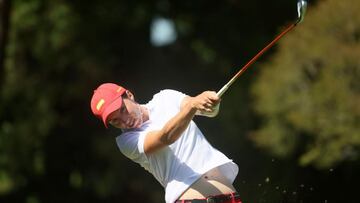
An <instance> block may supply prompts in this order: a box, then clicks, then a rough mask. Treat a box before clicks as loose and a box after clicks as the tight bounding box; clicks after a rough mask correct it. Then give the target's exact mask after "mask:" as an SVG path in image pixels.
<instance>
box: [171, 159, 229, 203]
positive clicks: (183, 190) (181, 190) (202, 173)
mask: <svg viewBox="0 0 360 203" xmlns="http://www.w3.org/2000/svg"><path fill="white" fill-rule="evenodd" d="M229 163H233V164H235V163H234V162H233V160H231V159H229V160H227V161H225V162H223V163H219V164H215V165H214V166H211V167H210V168H208V169H204V171H202V172H200V173H199V176H198V177H197V178H194V180H193V181H192V182H191V183H190V184H189V185H187V187H184V188H183V189H180V192H179V194H176V196H174V198H172V199H169V201H166V200H165V201H166V203H174V202H175V201H176V200H177V199H179V197H180V196H181V195H182V194H183V193H184V192H185V191H186V190H187V189H189V187H191V185H192V184H194V183H195V182H196V181H197V180H198V179H199V178H201V176H202V175H204V174H205V173H206V172H208V171H210V170H212V169H214V168H216V167H219V166H222V165H225V164H229ZM235 165H236V164H235ZM235 176H236V175H235ZM165 189H166V188H165Z"/></svg>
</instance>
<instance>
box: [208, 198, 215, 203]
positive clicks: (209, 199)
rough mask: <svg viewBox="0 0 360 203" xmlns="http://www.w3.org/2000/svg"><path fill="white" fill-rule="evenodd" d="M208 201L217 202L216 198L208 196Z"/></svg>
mask: <svg viewBox="0 0 360 203" xmlns="http://www.w3.org/2000/svg"><path fill="white" fill-rule="evenodd" d="M206 202H207V203H216V201H215V198H213V197H208V198H206Z"/></svg>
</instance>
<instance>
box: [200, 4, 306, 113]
mask: <svg viewBox="0 0 360 203" xmlns="http://www.w3.org/2000/svg"><path fill="white" fill-rule="evenodd" d="M306 8H307V2H306V1H305V0H299V1H298V3H297V12H298V19H297V20H296V22H294V23H292V24H290V25H289V26H288V27H287V28H286V29H285V30H284V31H282V32H281V33H280V34H279V35H278V36H276V37H275V39H273V40H272V41H271V42H270V43H269V44H268V45H267V46H266V47H265V48H263V49H262V50H261V51H260V52H259V53H257V54H256V55H255V56H254V57H253V58H252V59H251V60H250V61H249V62H248V63H247V64H245V65H244V66H243V67H242V68H241V69H240V70H239V71H238V72H237V73H236V74H235V75H234V76H233V77H232V78H231V79H230V80H229V82H228V83H226V84H225V85H224V86H223V87H222V88H221V89H220V90H219V91H218V92H217V93H216V94H217V96H218V97H221V96H222V95H223V94H224V93H225V92H226V90H227V89H228V88H229V87H230V86H231V85H232V84H233V83H234V82H235V81H236V79H237V78H238V77H239V76H240V75H241V74H243V73H244V72H245V71H246V69H247V68H248V67H249V66H250V65H251V64H253V63H254V62H255V61H256V60H257V59H258V58H259V57H260V56H261V55H263V54H264V53H265V52H266V51H267V50H268V49H269V48H271V47H272V46H273V45H274V44H275V43H276V42H277V41H279V40H280V39H281V38H282V37H283V36H284V35H285V34H286V33H288V32H289V31H290V30H292V29H293V28H294V27H295V26H296V25H297V24H299V23H301V22H302V21H303V20H304V16H305V13H306ZM219 106H220V104H218V105H216V106H215V108H214V111H213V112H197V115H203V116H207V117H214V116H216V115H217V113H218V111H219Z"/></svg>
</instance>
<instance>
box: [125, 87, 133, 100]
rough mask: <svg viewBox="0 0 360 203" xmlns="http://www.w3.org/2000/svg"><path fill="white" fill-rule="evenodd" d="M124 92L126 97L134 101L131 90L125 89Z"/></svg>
mask: <svg viewBox="0 0 360 203" xmlns="http://www.w3.org/2000/svg"><path fill="white" fill-rule="evenodd" d="M125 94H126V95H127V97H128V98H129V99H131V100H134V101H135V97H134V94H133V93H132V92H130V91H129V90H126V92H125Z"/></svg>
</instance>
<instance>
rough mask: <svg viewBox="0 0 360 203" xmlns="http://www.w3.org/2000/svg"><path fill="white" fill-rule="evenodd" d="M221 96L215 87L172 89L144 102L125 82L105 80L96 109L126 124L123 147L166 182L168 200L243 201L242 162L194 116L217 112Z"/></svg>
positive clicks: (98, 91)
mask: <svg viewBox="0 0 360 203" xmlns="http://www.w3.org/2000/svg"><path fill="white" fill-rule="evenodd" d="M219 102H220V98H219V97H217V95H216V93H215V92H213V91H205V92H203V93H201V94H199V95H197V96H195V97H191V96H187V95H185V94H183V93H181V92H178V91H175V90H169V89H166V90H162V91H160V92H158V93H157V94H155V95H154V96H153V98H152V99H151V100H150V101H149V102H148V103H146V104H139V103H137V102H136V101H135V97H134V94H133V93H131V92H130V91H128V90H127V89H125V88H124V87H121V86H119V85H117V84H113V83H104V84H101V85H100V86H99V87H98V88H97V89H96V90H95V91H94V94H93V96H92V99H91V110H92V112H93V114H94V115H95V116H97V117H99V118H100V119H101V120H102V122H103V123H104V125H105V126H106V127H108V125H109V124H110V125H112V126H114V127H115V128H119V129H121V130H122V134H120V135H119V136H117V137H116V143H117V145H118V147H119V149H120V151H121V152H122V153H123V154H124V155H125V156H126V157H128V158H129V159H131V160H133V161H134V162H136V163H138V164H140V165H141V166H142V167H144V168H145V169H146V170H147V171H149V172H150V173H151V174H152V175H153V176H154V177H155V178H156V180H158V181H159V182H160V184H161V185H162V186H163V187H164V188H165V201H166V202H167V203H174V202H179V203H188V202H197V203H201V202H204V203H205V202H223V203H241V200H240V197H239V195H238V193H237V192H236V190H235V188H234V187H233V185H232V183H233V181H234V179H235V177H236V175H237V173H238V167H237V165H236V164H235V163H234V162H232V160H231V159H229V158H228V157H226V156H225V155H224V154H223V153H221V152H220V151H218V150H217V149H215V148H214V147H213V146H211V145H210V144H209V142H208V141H207V140H206V138H205V137H204V135H203V134H202V132H201V131H200V130H199V128H198V127H197V126H196V124H195V123H194V122H193V121H192V119H193V118H194V116H195V115H197V112H206V113H208V114H209V113H210V114H211V113H212V112H213V109H214V108H215V106H216V105H217V104H219ZM214 113H217V112H214ZM219 136H220V135H219Z"/></svg>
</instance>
